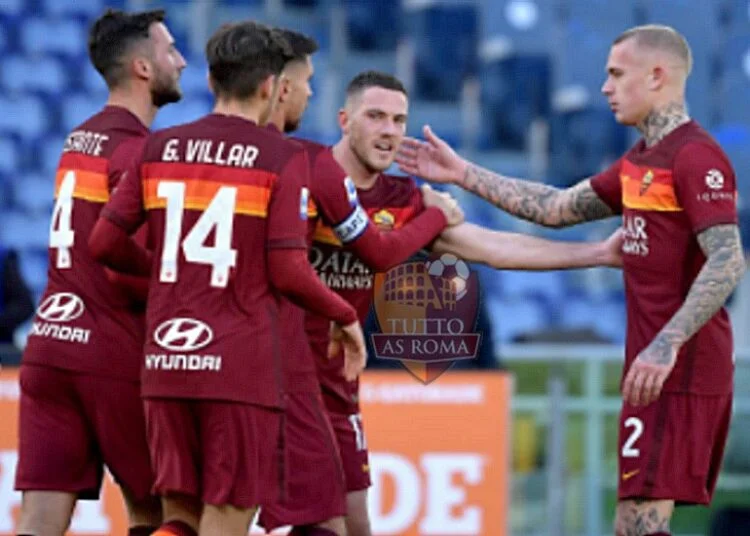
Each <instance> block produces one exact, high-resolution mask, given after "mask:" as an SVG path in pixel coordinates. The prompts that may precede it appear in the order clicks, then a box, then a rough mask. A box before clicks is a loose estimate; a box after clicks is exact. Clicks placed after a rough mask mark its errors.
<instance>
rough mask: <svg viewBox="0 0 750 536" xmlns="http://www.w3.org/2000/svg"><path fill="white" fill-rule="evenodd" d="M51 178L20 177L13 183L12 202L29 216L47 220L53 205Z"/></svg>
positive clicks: (53, 190)
mask: <svg viewBox="0 0 750 536" xmlns="http://www.w3.org/2000/svg"><path fill="white" fill-rule="evenodd" d="M53 179H54V178H53V177H49V178H48V177H46V176H43V175H21V176H18V177H16V180H15V182H14V183H13V202H14V204H15V206H16V207H17V208H19V209H21V210H23V211H24V212H25V213H26V214H27V215H29V216H36V217H38V218H49V217H50V215H51V214H52V212H51V210H52V205H53V204H54V194H55V183H54V180H53Z"/></svg>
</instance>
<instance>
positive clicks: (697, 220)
mask: <svg viewBox="0 0 750 536" xmlns="http://www.w3.org/2000/svg"><path fill="white" fill-rule="evenodd" d="M674 180H675V190H676V194H677V198H678V200H679V202H680V205H681V206H682V207H683V209H684V210H685V214H686V215H687V217H688V219H689V221H690V225H691V226H692V228H693V231H694V232H695V233H700V232H701V231H703V230H705V229H708V228H709V227H712V226H714V225H721V224H727V223H737V183H736V179H735V176H734V171H733V170H732V166H731V164H730V163H729V162H728V161H727V159H726V158H725V157H724V155H723V154H722V153H721V151H720V150H719V149H718V148H716V147H713V146H711V145H709V144H707V143H691V144H688V145H686V146H684V147H683V148H682V149H681V150H680V152H679V153H678V154H677V156H676V158H675V162H674Z"/></svg>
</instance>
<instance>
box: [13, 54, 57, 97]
mask: <svg viewBox="0 0 750 536" xmlns="http://www.w3.org/2000/svg"><path fill="white" fill-rule="evenodd" d="M2 80H3V86H5V87H6V88H7V89H8V90H10V91H41V92H44V93H48V94H52V95H57V94H59V93H61V92H62V91H63V90H64V89H65V86H66V85H67V82H68V80H67V76H66V74H65V71H64V69H63V66H62V65H61V64H60V62H59V61H57V60H56V59H55V58H53V57H50V56H41V57H36V58H29V57H24V56H20V55H13V56H5V57H4V58H3V62H2Z"/></svg>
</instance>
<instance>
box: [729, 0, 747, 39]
mask: <svg viewBox="0 0 750 536" xmlns="http://www.w3.org/2000/svg"><path fill="white" fill-rule="evenodd" d="M724 3H725V6H726V12H725V13H726V23H727V24H726V25H727V26H728V28H729V31H730V32H745V33H750V2H748V0H724Z"/></svg>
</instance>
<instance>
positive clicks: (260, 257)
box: [90, 22, 365, 536]
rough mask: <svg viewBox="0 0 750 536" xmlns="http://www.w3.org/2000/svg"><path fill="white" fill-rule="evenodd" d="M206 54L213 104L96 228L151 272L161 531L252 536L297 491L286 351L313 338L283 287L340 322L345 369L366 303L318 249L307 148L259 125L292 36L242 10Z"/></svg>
mask: <svg viewBox="0 0 750 536" xmlns="http://www.w3.org/2000/svg"><path fill="white" fill-rule="evenodd" d="M206 55H207V59H208V64H209V83H210V85H211V88H212V90H213V92H214V94H215V95H216V105H215V108H214V111H213V113H212V114H209V115H208V116H206V117H203V118H201V119H199V120H197V121H195V122H193V123H188V124H184V125H179V126H177V127H174V128H170V129H166V130H163V131H160V132H157V133H154V134H152V135H151V136H150V138H149V139H148V141H147V142H146V144H145V147H144V149H143V151H142V155H141V157H140V159H139V160H138V161H135V162H133V164H132V165H131V167H129V168H128V169H127V170H126V171H125V172H124V173H126V174H127V177H126V178H124V179H123V180H122V181H121V183H120V186H119V188H118V190H117V192H116V193H115V194H114V195H113V197H112V200H111V201H110V203H109V204H108V205H107V206H106V207H105V209H104V211H103V218H100V220H99V222H98V223H97V226H96V228H95V230H94V233H93V234H92V238H91V240H90V245H91V248H92V250H93V251H94V252H95V255H96V256H97V258H99V259H100V260H102V261H103V262H105V263H107V264H109V265H111V266H112V267H115V268H120V269H122V270H123V271H127V272H129V273H141V274H144V275H145V274H148V273H149V272H151V274H152V275H151V284H150V287H149V294H148V306H147V307H148V308H147V332H146V333H147V335H146V344H145V353H146V356H145V364H146V366H145V370H144V373H143V378H142V386H143V396H144V398H145V410H146V424H147V430H148V439H149V445H150V450H151V456H152V461H153V465H154V470H155V472H156V484H155V486H154V487H155V490H156V491H157V492H158V493H159V494H160V495H161V496H162V498H163V507H164V517H165V521H166V523H165V524H164V525H163V526H162V527H161V529H160V530H159V531H158V532H157V533H156V534H159V535H167V534H173V535H190V534H196V532H198V533H200V534H201V535H214V534H225V535H230V536H231V535H237V536H240V535H245V534H246V533H247V531H248V528H249V524H250V521H251V519H252V517H253V515H254V513H255V511H256V508H257V505H258V504H261V503H271V502H276V501H278V500H279V498H280V493H281V492H283V487H284V465H283V463H282V462H283V447H284V442H285V440H284V427H283V426H282V421H283V411H282V410H283V408H284V406H285V405H286V400H287V395H286V389H287V386H286V385H285V381H284V378H283V376H284V371H285V368H286V367H285V365H284V360H286V359H291V358H296V356H295V355H294V353H295V352H297V351H298V350H299V348H298V346H299V345H298V340H297V339H296V338H294V339H291V340H290V339H288V338H287V337H286V336H285V335H286V334H287V333H288V331H287V327H285V326H284V323H285V318H284V311H283V309H282V308H281V307H280V306H279V304H280V302H283V300H282V299H280V296H279V295H278V293H279V292H281V293H283V294H284V295H285V296H286V298H290V299H293V300H294V301H295V302H296V303H298V304H300V305H302V306H303V307H306V308H308V309H310V310H313V311H315V312H316V313H317V314H319V315H322V316H323V317H324V318H327V319H328V320H327V321H334V322H335V323H336V325H337V326H338V327H337V328H336V330H335V333H334V341H335V342H337V343H338V344H343V345H344V347H345V350H346V352H345V353H346V354H347V362H346V364H345V366H344V367H342V368H343V369H344V370H343V373H344V374H345V377H346V378H347V379H349V380H353V379H354V378H356V377H357V375H358V374H359V372H360V371H361V370H362V368H363V367H364V363H365V350H364V339H363V335H362V330H361V327H360V325H359V322H358V321H357V316H356V312H355V310H354V309H353V308H352V307H351V306H350V305H349V304H347V303H346V302H345V301H344V300H342V299H341V298H340V297H339V296H337V295H336V294H335V293H333V292H331V291H329V290H328V289H327V288H326V287H325V286H324V285H323V284H322V283H321V282H320V280H319V279H318V278H317V277H316V274H315V272H314V270H313V269H312V267H311V266H310V264H309V262H308V260H307V243H306V232H307V205H308V197H309V190H308V188H307V186H306V183H307V177H308V174H309V164H308V161H307V155H306V153H305V151H304V149H302V148H301V147H300V146H298V145H296V144H294V143H292V142H289V141H287V140H285V139H283V138H281V137H280V136H278V135H277V134H274V133H273V132H271V131H269V130H268V129H266V128H264V127H261V126H260V124H261V123H262V122H264V121H265V120H266V118H267V117H268V115H269V114H270V113H271V111H272V109H273V106H274V105H275V103H276V101H277V94H278V90H279V85H280V79H281V77H280V73H281V71H282V68H283V67H284V65H285V64H286V62H287V60H288V59H289V51H288V45H287V44H286V42H285V41H284V40H283V39H282V38H281V37H280V36H279V35H278V33H277V32H275V31H272V30H270V29H269V28H267V27H265V26H263V25H260V24H256V23H253V22H242V23H236V24H228V25H225V26H223V27H221V28H220V29H219V30H217V32H216V33H214V35H213V36H212V37H211V39H210V40H209V42H208V44H207V46H206ZM144 221H147V222H148V231H149V239H150V241H151V243H153V245H154V258H155V260H156V263H155V266H154V267H153V268H154V269H153V270H151V263H150V262H149V258H148V255H146V254H145V252H141V254H140V258H139V259H138V261H137V262H132V261H129V259H133V258H137V257H139V255H138V253H137V252H136V251H134V250H135V249H137V248H135V246H134V244H133V242H132V241H130V239H129V238H128V234H130V233H132V232H133V231H134V230H135V229H136V228H137V227H138V226H139V225H140V224H141V223H143V222H144ZM122 251H125V252H127V254H126V255H122ZM299 335H300V336H299V337H298V339H299V340H300V341H304V335H303V332H302V326H301V324H300V334H299ZM338 373H339V374H342V370H339V371H338Z"/></svg>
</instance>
